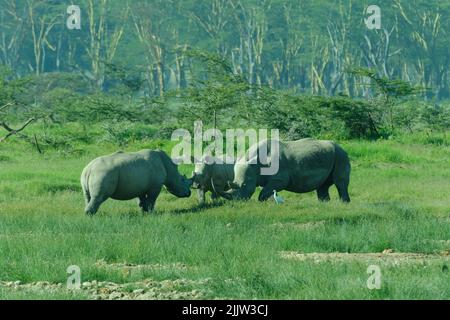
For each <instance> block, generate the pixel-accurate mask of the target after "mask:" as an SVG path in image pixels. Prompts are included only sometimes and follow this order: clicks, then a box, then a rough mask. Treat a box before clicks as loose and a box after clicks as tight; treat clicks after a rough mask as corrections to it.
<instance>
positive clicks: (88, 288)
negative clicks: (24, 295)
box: [0, 279, 210, 300]
mask: <svg viewBox="0 0 450 320" xmlns="http://www.w3.org/2000/svg"><path fill="white" fill-rule="evenodd" d="M209 281H210V280H209V279H203V280H197V281H196V280H188V279H177V280H163V281H155V280H152V279H145V280H142V281H137V282H129V283H123V284H118V283H114V282H106V281H96V280H94V281H91V282H83V283H82V285H81V287H80V289H73V290H68V289H67V288H66V286H65V284H62V283H50V282H46V281H39V282H32V283H21V282H20V281H0V287H4V288H9V289H12V290H23V291H33V292H47V293H57V292H74V293H75V292H76V293H85V294H87V295H88V296H89V298H90V299H94V300H176V299H182V300H184V299H202V298H204V296H205V294H206V291H205V290H198V289H192V287H193V286H204V285H205V284H207V283H208V282H209Z"/></svg>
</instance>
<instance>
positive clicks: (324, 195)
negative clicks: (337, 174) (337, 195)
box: [317, 174, 333, 202]
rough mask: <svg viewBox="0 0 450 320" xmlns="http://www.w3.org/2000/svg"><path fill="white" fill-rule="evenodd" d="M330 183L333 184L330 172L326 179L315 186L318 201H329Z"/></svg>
mask: <svg viewBox="0 0 450 320" xmlns="http://www.w3.org/2000/svg"><path fill="white" fill-rule="evenodd" d="M332 185H333V177H332V175H331V174H330V176H329V177H328V179H327V180H326V181H325V182H324V183H323V184H322V185H321V186H320V187H319V188H317V198H318V199H319V201H323V202H327V201H330V193H329V189H330V187H331V186H332Z"/></svg>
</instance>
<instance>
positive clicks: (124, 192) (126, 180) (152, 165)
mask: <svg viewBox="0 0 450 320" xmlns="http://www.w3.org/2000/svg"><path fill="white" fill-rule="evenodd" d="M191 184H192V181H190V180H189V179H187V178H186V177H184V176H181V175H180V173H179V172H178V168H177V166H176V165H175V164H174V163H173V162H172V159H170V157H169V156H168V155H167V154H166V153H164V152H163V151H159V150H142V151H139V152H135V153H125V152H116V153H113V154H111V155H108V156H103V157H99V158H97V159H95V160H93V161H91V162H90V163H89V164H88V165H87V166H86V168H84V170H83V173H82V174H81V187H82V189H83V193H84V198H85V201H86V209H85V212H86V213H87V214H90V215H94V214H95V213H96V212H97V211H98V208H99V207H100V205H101V204H102V203H103V202H104V201H106V200H107V199H108V198H112V199H115V200H131V199H134V198H138V199H139V206H140V207H141V208H142V210H143V211H144V212H148V211H149V210H150V211H152V210H153V208H154V206H155V201H156V198H158V195H159V193H160V192H161V188H162V186H163V185H164V186H165V187H166V189H167V190H168V191H169V192H170V193H171V194H173V195H175V196H177V197H180V198H184V197H189V196H190V195H191V191H190V187H191Z"/></svg>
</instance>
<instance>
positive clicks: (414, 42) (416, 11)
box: [0, 0, 450, 99]
mask: <svg viewBox="0 0 450 320" xmlns="http://www.w3.org/2000/svg"><path fill="white" fill-rule="evenodd" d="M78 2H79V3H75V4H78V5H79V6H80V8H81V29H80V30H76V29H74V30H70V29H69V28H67V26H66V20H67V18H68V15H67V14H66V9H67V7H68V3H67V1H58V0H1V7H0V24H1V29H0V39H1V40H0V52H1V53H0V62H1V63H2V64H4V65H6V66H8V67H9V68H10V69H11V70H14V76H15V77H22V76H25V75H29V74H35V75H36V76H39V75H42V74H45V73H51V72H79V73H80V74H82V75H83V76H84V77H86V78H88V79H89V80H91V81H92V82H93V84H95V85H96V86H97V87H98V88H99V89H101V90H107V89H109V88H111V86H112V85H113V83H112V82H114V79H115V77H117V76H118V75H122V76H123V77H126V79H125V80H132V79H134V78H137V79H142V83H139V84H136V83H135V85H136V87H134V89H136V90H140V91H142V93H143V94H147V95H154V94H158V95H163V94H164V92H165V91H166V90H168V89H173V88H183V87H186V86H187V85H188V84H189V83H190V79H192V78H193V77H194V76H195V75H194V74H195V73H196V72H198V69H197V68H196V66H195V64H194V62H193V61H192V59H191V58H190V56H189V54H188V52H189V51H190V50H192V49H200V50H206V51H209V52H214V53H217V54H218V55H220V56H223V57H225V58H226V59H228V60H229V61H230V63H231V66H232V68H233V72H234V73H236V74H242V75H243V76H245V77H246V79H247V80H248V82H249V83H250V84H257V85H268V86H270V87H275V88H290V89H293V90H295V91H298V92H307V93H311V94H329V95H333V94H336V93H339V92H343V93H345V94H348V95H350V96H354V95H358V94H362V93H363V89H364V87H363V86H361V85H360V84H359V83H355V82H354V81H353V80H352V78H351V77H349V76H348V75H347V74H346V69H348V68H349V67H351V66H355V65H356V66H364V67H369V68H375V69H376V70H377V72H378V73H379V74H380V75H383V76H387V77H390V78H392V77H395V78H401V79H403V80H407V81H412V82H414V83H416V84H420V85H422V86H423V87H427V88H432V90H430V91H429V92H427V96H428V97H429V98H438V99H441V98H449V95H450V92H449V65H450V55H449V43H450V34H449V30H450V2H447V1H439V0H430V1H423V0H420V1H418V0H414V1H404V0H394V1H391V0H384V1H378V3H377V4H378V5H379V6H380V8H381V18H382V28H381V29H380V30H370V29H368V28H367V27H366V26H365V24H364V18H365V17H366V16H367V15H365V13H364V10H365V8H367V6H368V5H369V4H371V3H369V2H367V1H354V0H335V1H329V0H326V1H317V0H316V1H313V0H293V1H280V0H246V1H242V0H210V1H191V0H187V1H186V0H183V1H181V0H163V1H162V0H161V1H160V0H150V1H139V0H136V1H127V2H125V1H112V0H100V1H93V0H80V1H78ZM118 70H120V71H122V72H119V73H118V72H117V71H118ZM112 71H116V72H115V73H114V76H115V77H114V76H113V75H111V72H112ZM130 78H132V79H130ZM138 87H139V88H138Z"/></svg>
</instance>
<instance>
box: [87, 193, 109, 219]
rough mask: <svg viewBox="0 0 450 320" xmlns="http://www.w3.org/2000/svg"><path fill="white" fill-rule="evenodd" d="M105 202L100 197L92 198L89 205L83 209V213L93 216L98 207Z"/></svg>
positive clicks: (103, 198)
mask: <svg viewBox="0 0 450 320" xmlns="http://www.w3.org/2000/svg"><path fill="white" fill-rule="evenodd" d="M105 201H106V198H105V197H102V196H96V197H92V198H91V200H90V201H89V203H88V204H87V206H86V209H84V212H86V214H88V215H90V216H93V215H94V214H96V213H97V211H98V208H99V207H100V205H101V204H102V203H103V202H105Z"/></svg>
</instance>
